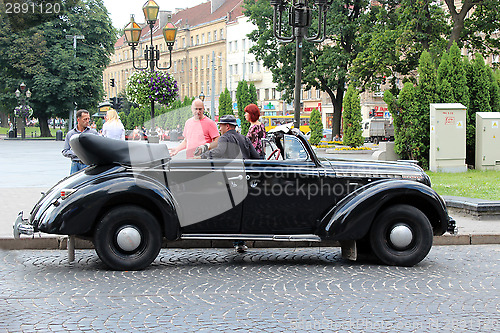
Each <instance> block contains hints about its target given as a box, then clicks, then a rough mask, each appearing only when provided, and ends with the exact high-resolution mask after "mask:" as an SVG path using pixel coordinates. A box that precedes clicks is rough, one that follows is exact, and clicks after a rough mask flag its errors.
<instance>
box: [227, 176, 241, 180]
mask: <svg viewBox="0 0 500 333" xmlns="http://www.w3.org/2000/svg"><path fill="white" fill-rule="evenodd" d="M227 180H243V175H239V176H236V177H228V178H227Z"/></svg>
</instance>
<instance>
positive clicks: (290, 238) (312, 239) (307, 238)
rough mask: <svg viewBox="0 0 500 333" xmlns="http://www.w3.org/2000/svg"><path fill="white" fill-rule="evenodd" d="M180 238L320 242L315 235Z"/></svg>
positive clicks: (188, 235) (223, 235)
mask: <svg viewBox="0 0 500 333" xmlns="http://www.w3.org/2000/svg"><path fill="white" fill-rule="evenodd" d="M181 239H210V240H249V241H250V240H253V241H277V242H321V238H319V236H317V235H307V234H306V235H257V234H183V235H181Z"/></svg>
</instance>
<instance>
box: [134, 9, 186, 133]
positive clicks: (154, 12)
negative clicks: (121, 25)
mask: <svg viewBox="0 0 500 333" xmlns="http://www.w3.org/2000/svg"><path fill="white" fill-rule="evenodd" d="M159 10H160V7H159V6H158V4H157V3H156V2H155V1H154V0H148V1H147V2H146V3H145V4H144V6H143V7H142V11H143V12H144V17H145V18H146V22H147V24H148V25H149V30H150V35H151V40H150V45H149V46H148V47H147V48H146V50H145V52H144V58H145V60H146V67H139V66H136V64H135V50H136V47H137V45H138V44H139V40H140V38H141V33H142V28H141V27H140V26H139V25H138V24H137V23H136V22H135V21H134V15H131V18H130V22H129V24H128V25H127V26H126V27H125V29H124V32H125V39H126V40H127V43H128V45H129V46H131V48H132V65H133V67H134V68H135V69H138V70H148V69H149V70H150V71H151V72H153V71H154V70H155V68H157V69H159V70H167V69H169V68H170V67H172V49H173V46H174V43H175V37H176V35H177V28H176V27H175V26H174V25H173V23H172V22H171V19H172V18H171V16H170V15H169V16H168V22H167V24H166V25H165V26H164V27H163V38H164V39H165V42H166V44H167V47H168V52H169V57H170V61H169V65H168V66H167V67H160V66H159V64H158V63H159V61H160V51H159V50H158V46H156V48H155V47H154V45H153V27H154V25H155V23H156V21H157V19H158V12H159ZM154 108H155V105H154V100H153V99H151V134H152V135H153V136H154V133H155V131H154V114H155V112H154ZM150 142H158V141H157V140H155V139H154V138H152V139H151V140H150Z"/></svg>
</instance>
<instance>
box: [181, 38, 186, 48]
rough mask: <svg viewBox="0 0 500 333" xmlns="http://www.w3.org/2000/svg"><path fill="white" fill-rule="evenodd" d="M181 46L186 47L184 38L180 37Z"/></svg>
mask: <svg viewBox="0 0 500 333" xmlns="http://www.w3.org/2000/svg"><path fill="white" fill-rule="evenodd" d="M182 47H183V48H185V47H186V38H182Z"/></svg>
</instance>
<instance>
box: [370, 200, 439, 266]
mask: <svg viewBox="0 0 500 333" xmlns="http://www.w3.org/2000/svg"><path fill="white" fill-rule="evenodd" d="M432 236H433V233H432V226H431V224H430V222H429V219H428V218H427V216H425V214H424V213H422V211H420V210H419V209H417V208H415V207H413V206H410V205H394V206H391V207H389V208H387V209H385V210H384V211H383V212H382V213H381V214H380V215H378V216H377V218H376V219H375V221H374V223H373V225H372V228H371V230H370V244H371V247H372V251H373V253H374V254H375V255H376V256H377V257H378V258H379V259H380V260H381V261H382V262H383V263H385V264H387V265H398V266H413V265H416V264H418V263H419V262H420V261H422V260H423V259H424V258H425V257H426V256H427V254H428V253H429V251H430V249H431V247H432Z"/></svg>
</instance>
